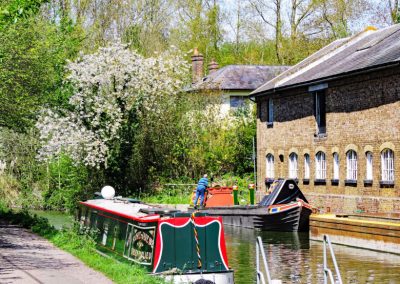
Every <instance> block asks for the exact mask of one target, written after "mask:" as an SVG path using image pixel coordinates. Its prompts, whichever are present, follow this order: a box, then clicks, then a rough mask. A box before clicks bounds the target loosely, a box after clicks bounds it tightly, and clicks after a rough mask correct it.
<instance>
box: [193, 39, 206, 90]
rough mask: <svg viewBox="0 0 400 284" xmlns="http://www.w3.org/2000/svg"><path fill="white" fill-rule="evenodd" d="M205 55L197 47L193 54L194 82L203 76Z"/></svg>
mask: <svg viewBox="0 0 400 284" xmlns="http://www.w3.org/2000/svg"><path fill="white" fill-rule="evenodd" d="M203 61H204V58H203V55H202V54H200V53H199V50H198V49H197V47H196V48H195V49H194V51H193V55H192V74H193V75H192V84H193V85H194V84H196V83H198V82H200V81H201V79H202V78H203Z"/></svg>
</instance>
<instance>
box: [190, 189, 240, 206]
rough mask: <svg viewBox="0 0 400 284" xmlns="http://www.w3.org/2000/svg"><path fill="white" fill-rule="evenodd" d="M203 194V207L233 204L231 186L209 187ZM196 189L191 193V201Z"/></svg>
mask: <svg viewBox="0 0 400 284" xmlns="http://www.w3.org/2000/svg"><path fill="white" fill-rule="evenodd" d="M207 191H208V193H207V194H206V195H205V196H204V204H205V207H219V206H233V188H232V187H231V186H221V187H210V188H208V189H207ZM195 196H196V190H195V189H194V190H193V193H192V203H193V202H194V198H195Z"/></svg>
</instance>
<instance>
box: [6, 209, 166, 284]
mask: <svg viewBox="0 0 400 284" xmlns="http://www.w3.org/2000/svg"><path fill="white" fill-rule="evenodd" d="M0 218H1V219H4V220H7V221H8V222H10V223H11V224H18V225H21V226H23V227H24V228H28V229H31V230H32V231H33V232H34V233H37V234H38V235H41V236H43V237H45V238H46V239H48V240H49V241H50V242H52V243H53V244H54V245H56V246H57V247H59V248H60V249H62V250H65V251H67V252H69V253H71V254H72V255H74V256H75V257H77V258H79V259H80V260H82V261H83V262H84V263H85V264H86V265H87V266H89V267H91V268H93V269H95V270H97V271H100V272H101V273H103V274H104V275H105V276H107V277H108V278H109V279H111V280H112V281H113V282H115V283H137V284H144V283H146V284H147V283H149V284H152V283H154V284H156V283H165V282H164V280H163V279H161V278H157V277H152V276H150V275H148V274H147V273H146V271H145V270H144V269H142V268H141V267H140V266H137V265H135V264H128V263H121V262H118V261H116V260H115V259H113V258H107V257H103V256H101V255H99V254H97V253H95V252H94V251H95V242H94V240H93V239H92V238H91V237H90V236H88V235H81V234H78V233H77V231H78V230H77V229H76V228H71V229H64V230H60V231H58V230H56V229H55V228H54V227H53V226H51V225H50V224H49V222H48V220H47V219H46V218H42V217H37V216H36V215H31V214H29V213H28V212H27V211H20V212H15V211H13V210H11V209H9V208H8V207H7V206H5V204H4V203H1V202H0Z"/></svg>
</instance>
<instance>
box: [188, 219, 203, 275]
mask: <svg viewBox="0 0 400 284" xmlns="http://www.w3.org/2000/svg"><path fill="white" fill-rule="evenodd" d="M195 214H196V212H193V213H192V216H191V218H190V219H191V221H192V224H193V231H194V238H195V240H196V251H197V268H201V266H202V265H201V255H200V244H199V235H198V234H197V229H196V223H195V222H194V216H195Z"/></svg>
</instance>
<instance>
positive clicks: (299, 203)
mask: <svg viewBox="0 0 400 284" xmlns="http://www.w3.org/2000/svg"><path fill="white" fill-rule="evenodd" d="M297 206H302V207H306V208H308V209H311V210H312V209H313V207H312V206H311V205H310V204H308V203H307V202H304V201H303V200H301V199H298V200H297V202H293V203H287V204H276V205H270V206H268V209H271V208H277V207H279V208H280V209H281V210H285V209H290V208H292V207H297Z"/></svg>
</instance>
